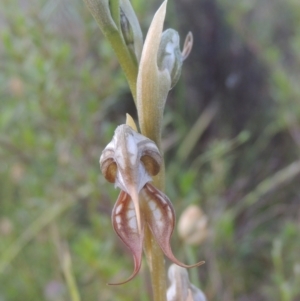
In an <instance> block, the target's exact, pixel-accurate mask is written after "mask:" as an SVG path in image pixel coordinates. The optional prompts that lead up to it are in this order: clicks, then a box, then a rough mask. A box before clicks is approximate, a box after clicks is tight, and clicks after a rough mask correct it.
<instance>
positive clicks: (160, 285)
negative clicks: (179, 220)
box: [144, 226, 167, 301]
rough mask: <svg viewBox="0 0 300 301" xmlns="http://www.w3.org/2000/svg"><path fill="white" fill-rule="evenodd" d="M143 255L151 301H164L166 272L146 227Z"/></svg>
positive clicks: (153, 240)
mask: <svg viewBox="0 0 300 301" xmlns="http://www.w3.org/2000/svg"><path fill="white" fill-rule="evenodd" d="M144 247H145V253H146V258H147V262H148V265H149V269H150V275H151V282H152V291H153V300H154V301H166V291H167V286H166V271H165V262H164V255H163V252H162V251H161V249H160V247H159V246H158V244H157V243H156V241H155V239H154V238H153V235H152V233H151V231H150V229H149V227H148V226H146V227H145V244H144Z"/></svg>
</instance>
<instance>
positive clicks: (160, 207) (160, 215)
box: [141, 183, 204, 268]
mask: <svg viewBox="0 0 300 301" xmlns="http://www.w3.org/2000/svg"><path fill="white" fill-rule="evenodd" d="M141 194H142V196H143V199H144V202H143V204H142V206H143V212H144V214H145V220H146V222H147V223H148V225H149V228H150V230H151V232H152V233H153V236H154V237H155V239H156V241H157V243H158V244H159V246H160V247H161V249H162V251H163V252H164V254H165V255H166V256H167V257H168V258H169V259H170V260H171V261H173V262H174V263H176V264H177V265H179V266H181V267H184V268H192V267H196V266H200V265H202V264H203V263H204V261H200V262H198V263H196V264H193V265H186V264H184V263H182V262H180V261H179V260H178V259H177V258H176V257H175V256H174V254H173V252H172V249H171V246H170V239H171V235H172V233H173V230H174V226H175V211H174V208H173V205H172V203H171V201H170V200H169V198H168V197H167V196H166V195H165V194H164V193H162V192H161V191H160V190H158V189H157V188H155V187H154V186H153V185H152V184H150V183H147V184H146V185H145V186H144V188H143V189H142V191H141Z"/></svg>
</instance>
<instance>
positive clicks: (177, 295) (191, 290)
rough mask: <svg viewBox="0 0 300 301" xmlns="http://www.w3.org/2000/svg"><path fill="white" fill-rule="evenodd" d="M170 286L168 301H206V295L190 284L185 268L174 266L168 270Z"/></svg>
mask: <svg viewBox="0 0 300 301" xmlns="http://www.w3.org/2000/svg"><path fill="white" fill-rule="evenodd" d="M168 278H169V280H170V286H169V288H168V290H167V301H206V297H205V295H204V293H203V292H202V291H201V290H200V289H199V288H197V287H196V286H195V285H193V284H191V283H190V280H189V275H188V272H187V270H186V269H185V268H182V267H179V266H178V265H175V264H172V265H171V266H170V267H169V270H168Z"/></svg>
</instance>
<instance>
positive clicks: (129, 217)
mask: <svg viewBox="0 0 300 301" xmlns="http://www.w3.org/2000/svg"><path fill="white" fill-rule="evenodd" d="M112 224H113V227H114V229H115V231H116V233H117V234H118V236H119V237H120V239H121V240H122V241H123V243H124V244H125V245H126V246H127V247H128V249H129V250H130V251H131V253H132V256H133V261H134V270H133V273H132V274H131V276H130V277H129V278H128V279H127V280H125V281H122V282H119V283H109V285H119V284H124V283H126V282H128V281H130V280H131V279H132V278H134V277H135V276H136V274H137V273H138V272H139V270H140V268H141V263H142V251H143V239H144V237H143V236H144V234H143V233H144V231H143V223H142V224H141V227H142V231H141V232H140V233H139V229H138V224H137V218H136V213H135V207H134V204H133V202H132V200H131V197H130V196H129V194H128V193H126V192H124V191H121V192H120V194H119V197H118V199H117V202H116V204H115V206H114V208H113V212H112Z"/></svg>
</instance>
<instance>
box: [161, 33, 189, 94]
mask: <svg viewBox="0 0 300 301" xmlns="http://www.w3.org/2000/svg"><path fill="white" fill-rule="evenodd" d="M179 42H180V38H179V34H178V32H177V31H176V30H174V29H170V28H169V29H167V30H165V31H164V32H163V33H162V36H161V40H160V45H159V50H158V56H157V64H158V67H159V69H160V70H162V71H163V70H165V69H167V70H168V71H169V73H170V77H171V88H173V87H174V86H175V84H176V83H177V81H178V79H179V77H180V74H181V68H182V62H183V61H184V60H185V59H186V58H187V57H188V55H189V53H190V51H191V49H192V46H193V35H192V33H189V34H188V35H187V37H186V39H185V42H184V47H183V51H182V52H181V51H180V46H179Z"/></svg>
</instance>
